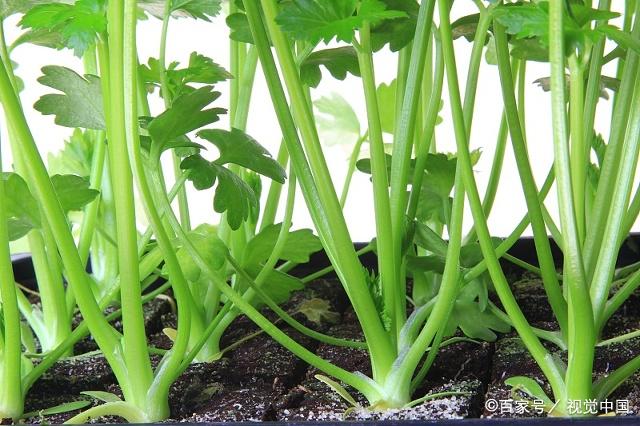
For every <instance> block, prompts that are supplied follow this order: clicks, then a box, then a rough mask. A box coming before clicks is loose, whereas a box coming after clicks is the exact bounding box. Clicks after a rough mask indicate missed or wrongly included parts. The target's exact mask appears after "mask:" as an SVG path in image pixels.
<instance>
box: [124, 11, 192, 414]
mask: <svg viewBox="0 0 640 426" xmlns="http://www.w3.org/2000/svg"><path fill="white" fill-rule="evenodd" d="M137 12H138V8H137V1H136V0H125V7H124V19H123V21H124V22H126V25H125V26H124V37H123V38H124V40H123V53H122V57H123V61H122V64H123V70H124V75H126V78H124V81H123V85H122V89H123V91H122V97H123V99H125V100H126V101H127V102H126V107H125V109H124V112H125V120H124V123H123V124H124V125H125V129H124V133H125V138H124V141H125V146H126V150H125V152H124V153H123V155H124V157H126V158H127V159H128V158H129V156H130V160H131V163H132V166H133V170H134V171H135V177H136V183H137V187H138V191H139V192H140V194H141V196H142V200H143V203H144V207H145V210H146V214H147V217H148V218H149V222H150V223H151V226H152V227H153V230H154V234H155V236H156V240H157V242H158V246H159V247H160V251H161V252H162V255H163V257H164V261H165V264H166V266H167V270H168V272H169V277H170V281H171V283H172V288H173V291H174V292H175V296H176V300H177V302H178V333H177V338H176V340H175V342H174V346H173V348H172V349H171V351H169V352H168V353H167V355H166V356H165V357H164V358H163V361H162V363H161V365H160V367H159V368H158V370H157V371H156V376H155V378H154V379H153V383H152V384H150V385H149V387H147V388H146V389H145V394H144V395H145V397H146V398H145V405H144V406H143V407H145V408H146V410H147V411H146V413H147V415H148V417H149V418H150V419H151V420H152V421H155V420H160V419H164V418H166V417H167V416H168V415H169V407H168V394H169V388H170V386H171V384H172V383H173V381H174V380H175V379H176V378H177V376H178V374H179V373H178V372H177V368H178V367H179V366H180V363H181V362H182V358H183V357H184V355H185V354H186V351H187V345H188V343H189V329H190V315H189V308H190V306H189V304H188V301H189V296H190V294H189V290H188V284H187V281H186V279H185V278H184V274H183V273H182V269H181V268H180V264H179V262H178V259H177V257H176V253H175V249H174V247H173V244H172V242H171V240H170V238H169V236H168V235H167V233H166V231H165V228H164V226H163V223H162V219H161V217H160V214H159V213H158V211H157V209H156V207H155V204H154V199H153V195H152V191H151V189H150V187H149V181H148V179H147V175H146V171H145V168H144V164H143V161H142V154H141V152H140V141H139V134H138V114H137V100H136V94H137V89H136V87H137V83H138V80H137V63H138V59H137V52H136V25H137ZM163 193H164V190H163ZM131 259H136V260H137V247H136V246H135V245H134V247H133V253H132V257H131ZM133 263H137V261H135V260H134V262H133ZM138 291H139V286H138ZM137 297H140V294H139V293H138V295H137ZM123 308H124V305H123ZM124 313H125V310H124V309H123V315H124ZM123 318H124V317H123ZM143 331H144V330H143ZM145 341H146V339H144V338H143V339H142V340H138V345H140V344H141V343H143V342H145ZM127 350H131V349H130V348H129V347H127ZM144 352H145V353H147V355H146V357H147V358H146V362H148V349H147V346H146V344H145V345H144Z"/></svg>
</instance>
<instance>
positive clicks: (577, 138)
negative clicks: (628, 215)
mask: <svg viewBox="0 0 640 426" xmlns="http://www.w3.org/2000/svg"><path fill="white" fill-rule="evenodd" d="M569 70H570V71H569V74H570V79H571V81H570V84H569V113H570V115H571V117H570V121H569V122H570V127H571V157H570V163H571V186H572V190H573V195H574V198H573V202H574V206H575V216H576V225H577V228H578V238H579V241H580V244H581V245H582V243H583V242H584V238H585V227H586V217H585V201H586V198H585V194H586V185H587V167H588V166H589V158H588V155H589V152H590V147H589V146H586V141H587V139H586V137H585V134H584V128H583V113H584V66H583V65H582V64H581V63H580V62H579V60H578V58H577V57H576V56H575V55H572V56H571V57H570V58H569Z"/></svg>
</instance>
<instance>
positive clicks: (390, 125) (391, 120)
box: [376, 79, 397, 134]
mask: <svg viewBox="0 0 640 426" xmlns="http://www.w3.org/2000/svg"><path fill="white" fill-rule="evenodd" d="M396 88H397V80H395V79H394V80H393V81H392V82H391V83H389V84H387V83H380V85H379V86H378V88H377V89H376V97H377V99H378V108H379V110H380V125H381V126H382V131H383V132H385V133H389V134H393V132H394V130H395V128H396V91H397V89H396Z"/></svg>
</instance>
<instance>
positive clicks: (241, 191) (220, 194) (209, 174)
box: [180, 154, 258, 229]
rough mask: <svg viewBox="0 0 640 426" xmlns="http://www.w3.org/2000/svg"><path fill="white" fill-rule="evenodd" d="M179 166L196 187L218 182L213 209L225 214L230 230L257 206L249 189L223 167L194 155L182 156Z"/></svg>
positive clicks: (203, 187)
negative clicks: (187, 173) (187, 172)
mask: <svg viewBox="0 0 640 426" xmlns="http://www.w3.org/2000/svg"><path fill="white" fill-rule="evenodd" d="M180 167H181V168H182V169H183V170H188V171H189V180H190V181H191V182H192V183H193V185H194V186H195V188H196V189H198V190H203V189H208V188H212V187H213V186H214V185H215V184H216V182H217V183H218V185H217V186H216V190H215V196H214V199H213V209H214V210H215V211H216V212H218V213H224V212H226V213H227V221H228V222H229V226H230V227H231V228H232V229H238V228H239V227H240V225H241V224H242V222H244V221H246V220H247V219H248V218H249V215H250V213H251V212H252V211H253V210H256V209H257V208H258V197H257V195H256V193H255V192H254V191H253V189H252V188H251V187H250V186H249V185H247V183H246V182H245V181H243V180H242V179H241V178H240V177H239V176H238V175H236V174H235V173H233V172H232V171H230V170H229V169H227V168H225V167H224V166H220V165H218V164H216V163H215V162H211V161H207V160H205V159H204V158H202V157H201V156H200V154H196V155H192V156H190V157H187V158H185V159H184V160H183V161H182V163H181V164H180Z"/></svg>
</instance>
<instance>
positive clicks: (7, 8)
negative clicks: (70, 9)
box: [0, 0, 71, 18]
mask: <svg viewBox="0 0 640 426" xmlns="http://www.w3.org/2000/svg"><path fill="white" fill-rule="evenodd" d="M70 1H71V0H68V1H63V0H58V1H54V0H0V17H1V18H6V17H8V16H11V15H14V14H16V13H25V12H27V11H29V9H31V8H33V7H35V6H38V5H41V4H43V3H70Z"/></svg>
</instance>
